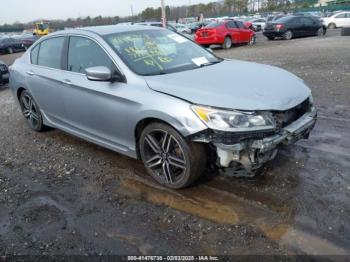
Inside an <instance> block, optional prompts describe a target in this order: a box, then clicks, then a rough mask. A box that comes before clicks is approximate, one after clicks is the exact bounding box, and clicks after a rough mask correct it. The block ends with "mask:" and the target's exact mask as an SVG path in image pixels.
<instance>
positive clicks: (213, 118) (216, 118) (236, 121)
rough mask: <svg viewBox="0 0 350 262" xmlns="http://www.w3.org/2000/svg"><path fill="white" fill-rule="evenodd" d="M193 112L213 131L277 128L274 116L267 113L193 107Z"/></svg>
mask: <svg viewBox="0 0 350 262" xmlns="http://www.w3.org/2000/svg"><path fill="white" fill-rule="evenodd" d="M191 108H192V110H193V112H194V113H195V114H196V115H197V116H198V117H199V118H200V119H201V120H202V121H203V122H204V123H205V124H206V125H207V126H208V127H209V128H211V129H215V130H221V131H232V132H246V131H258V130H270V129H274V128H275V127H276V124H275V120H274V119H273V117H272V115H271V114H270V113H268V112H266V113H255V112H242V111H234V110H221V109H215V108H210V107H204V106H191Z"/></svg>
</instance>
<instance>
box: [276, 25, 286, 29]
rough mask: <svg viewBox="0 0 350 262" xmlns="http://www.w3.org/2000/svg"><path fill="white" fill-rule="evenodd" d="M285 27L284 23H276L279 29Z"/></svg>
mask: <svg viewBox="0 0 350 262" xmlns="http://www.w3.org/2000/svg"><path fill="white" fill-rule="evenodd" d="M283 27H284V25H282V24H277V25H276V29H278V30H279V29H282V28H283Z"/></svg>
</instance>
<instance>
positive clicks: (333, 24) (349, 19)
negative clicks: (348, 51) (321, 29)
mask: <svg viewBox="0 0 350 262" xmlns="http://www.w3.org/2000/svg"><path fill="white" fill-rule="evenodd" d="M322 21H323V24H324V25H325V26H327V27H328V28H330V29H334V28H337V27H350V11H346V12H339V13H336V14H333V15H332V16H330V17H324V18H322Z"/></svg>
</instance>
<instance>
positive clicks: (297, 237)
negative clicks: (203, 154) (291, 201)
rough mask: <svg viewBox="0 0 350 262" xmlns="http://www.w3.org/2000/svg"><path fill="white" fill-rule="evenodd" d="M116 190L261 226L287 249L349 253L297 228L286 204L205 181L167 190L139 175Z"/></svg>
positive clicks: (228, 221)
mask: <svg viewBox="0 0 350 262" xmlns="http://www.w3.org/2000/svg"><path fill="white" fill-rule="evenodd" d="M118 193H122V194H125V195H126V196H128V197H133V198H136V199H140V200H145V201H147V202H150V203H154V204H157V205H166V206H169V207H171V208H174V209H177V210H179V211H183V212H186V213H189V214H192V215H195V216H198V217H201V218H204V219H207V220H210V221H213V222H216V223H219V224H229V225H236V224H241V225H244V224H248V225H253V226H256V227H258V228H260V229H261V230H262V232H263V233H264V234H265V235H266V236H267V237H268V238H270V239H271V240H273V241H276V242H278V243H279V244H280V245H282V246H284V247H286V248H287V249H288V251H289V252H291V253H293V252H296V253H299V254H300V253H301V254H303V253H305V254H349V253H348V251H347V250H344V249H343V248H341V247H338V246H336V245H335V244H333V243H332V242H330V241H328V240H326V239H323V238H321V237H319V236H317V235H314V234H311V233H307V232H304V231H302V230H299V229H298V227H297V226H295V224H293V216H292V214H289V213H288V212H289V211H287V210H288V208H283V207H282V208H280V209H270V208H267V207H266V206H264V205H260V204H256V203H255V202H254V201H247V200H244V199H242V198H240V197H237V196H235V195H234V194H233V193H229V192H224V191H223V192H219V190H218V189H215V188H212V187H210V186H207V185H197V186H196V187H192V188H188V189H184V190H177V191H175V190H170V189H167V188H164V187H162V186H160V185H157V184H154V183H153V182H150V181H148V180H145V179H143V178H141V177H132V178H130V177H129V178H125V179H122V181H121V188H118Z"/></svg>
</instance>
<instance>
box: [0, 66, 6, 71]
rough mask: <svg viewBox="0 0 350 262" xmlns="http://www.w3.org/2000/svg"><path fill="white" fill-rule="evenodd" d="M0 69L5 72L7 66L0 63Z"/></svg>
mask: <svg viewBox="0 0 350 262" xmlns="http://www.w3.org/2000/svg"><path fill="white" fill-rule="evenodd" d="M0 71H1V72H4V73H7V66H6V65H0Z"/></svg>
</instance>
